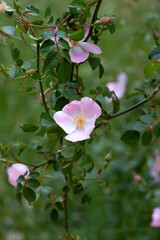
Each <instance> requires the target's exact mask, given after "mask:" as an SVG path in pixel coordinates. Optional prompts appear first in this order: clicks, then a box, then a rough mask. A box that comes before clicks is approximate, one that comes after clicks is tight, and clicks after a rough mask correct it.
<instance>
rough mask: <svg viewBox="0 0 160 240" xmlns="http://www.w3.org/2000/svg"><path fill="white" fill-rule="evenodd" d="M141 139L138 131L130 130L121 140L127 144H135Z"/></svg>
mask: <svg viewBox="0 0 160 240" xmlns="http://www.w3.org/2000/svg"><path fill="white" fill-rule="evenodd" d="M139 138H140V133H139V132H138V131H135V130H128V131H126V132H125V133H124V134H123V135H122V137H121V140H122V141H123V142H125V143H127V144H134V143H136V142H137V141H138V140H139Z"/></svg>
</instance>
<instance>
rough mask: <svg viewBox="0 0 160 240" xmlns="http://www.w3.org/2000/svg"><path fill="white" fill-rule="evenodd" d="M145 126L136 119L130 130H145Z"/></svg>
mask: <svg viewBox="0 0 160 240" xmlns="http://www.w3.org/2000/svg"><path fill="white" fill-rule="evenodd" d="M145 128H146V125H145V124H144V123H143V122H141V121H136V122H135V123H134V124H133V125H132V127H131V129H132V130H136V131H138V132H141V131H143V130H145Z"/></svg>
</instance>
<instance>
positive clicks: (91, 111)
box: [81, 97, 101, 122]
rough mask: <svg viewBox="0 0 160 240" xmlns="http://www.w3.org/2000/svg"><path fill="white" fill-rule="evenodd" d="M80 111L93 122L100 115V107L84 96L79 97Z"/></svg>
mask: <svg viewBox="0 0 160 240" xmlns="http://www.w3.org/2000/svg"><path fill="white" fill-rule="evenodd" d="M81 112H82V114H84V116H85V117H86V118H87V120H93V122H94V121H95V119H96V118H98V117H99V116H100V115H101V108H100V106H99V105H98V104H97V103H95V102H94V101H93V100H92V99H91V98H88V97H84V98H82V99H81Z"/></svg>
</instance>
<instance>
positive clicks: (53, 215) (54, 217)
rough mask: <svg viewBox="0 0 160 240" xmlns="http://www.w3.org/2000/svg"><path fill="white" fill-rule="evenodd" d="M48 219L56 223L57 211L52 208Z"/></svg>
mask: <svg viewBox="0 0 160 240" xmlns="http://www.w3.org/2000/svg"><path fill="white" fill-rule="evenodd" d="M50 217H51V219H52V221H56V220H57V219H58V211H57V210H56V209H55V208H53V209H52V211H51V212H50Z"/></svg>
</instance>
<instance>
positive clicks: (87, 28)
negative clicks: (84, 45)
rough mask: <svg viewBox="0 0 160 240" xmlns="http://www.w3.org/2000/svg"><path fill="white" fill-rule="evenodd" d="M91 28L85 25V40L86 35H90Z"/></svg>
mask: <svg viewBox="0 0 160 240" xmlns="http://www.w3.org/2000/svg"><path fill="white" fill-rule="evenodd" d="M87 24H89V22H87ZM89 29H90V27H85V35H84V39H83V40H85V39H86V37H87V36H88V33H89ZM83 40H82V41H83Z"/></svg>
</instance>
